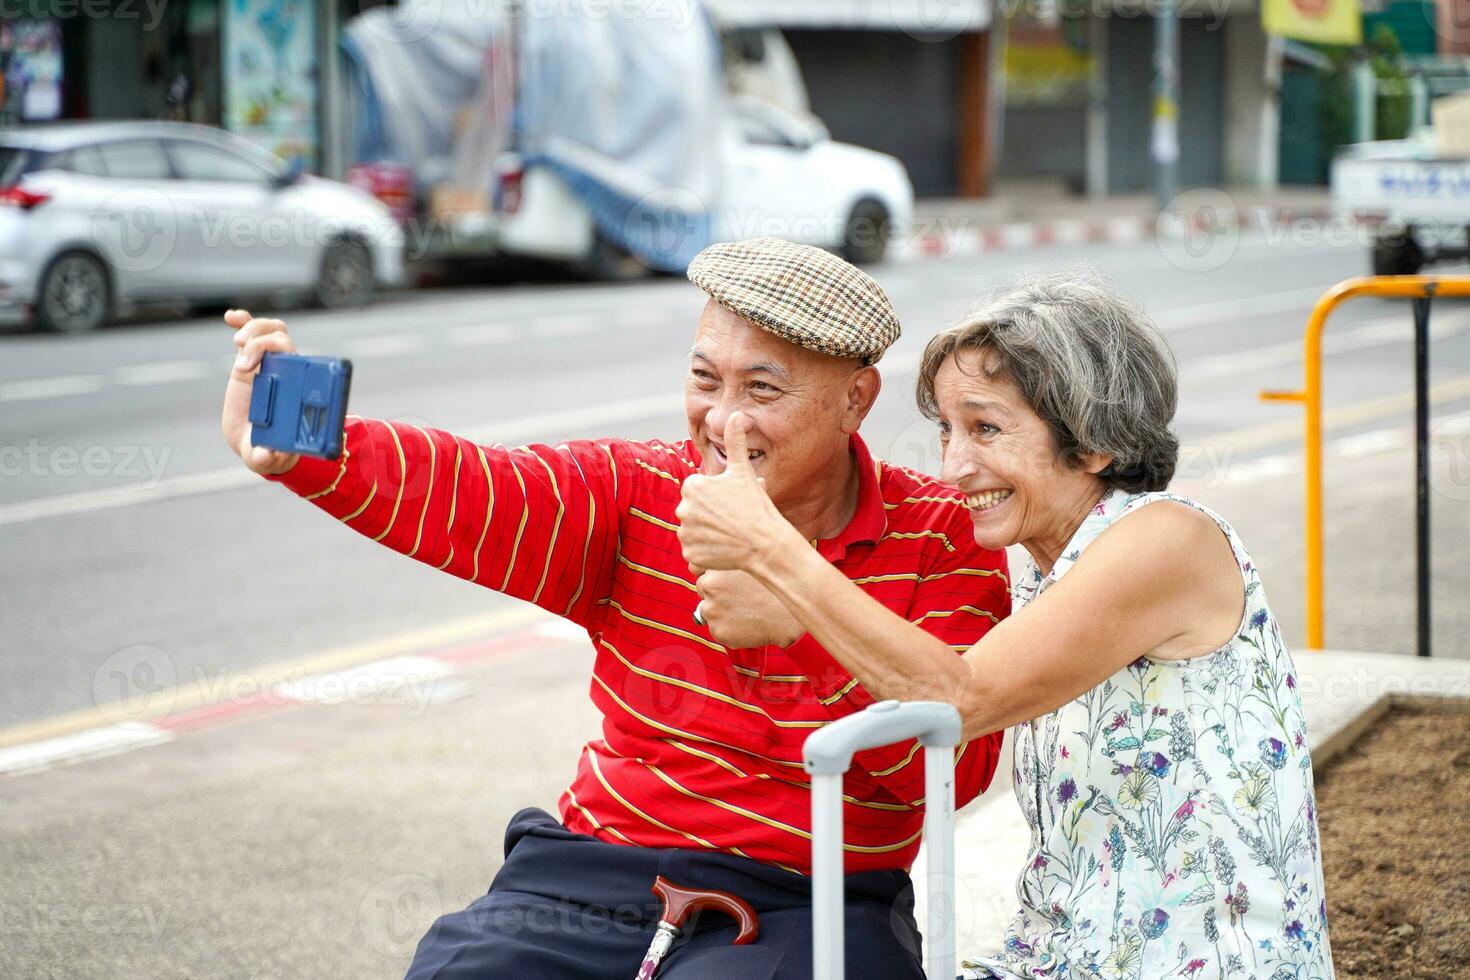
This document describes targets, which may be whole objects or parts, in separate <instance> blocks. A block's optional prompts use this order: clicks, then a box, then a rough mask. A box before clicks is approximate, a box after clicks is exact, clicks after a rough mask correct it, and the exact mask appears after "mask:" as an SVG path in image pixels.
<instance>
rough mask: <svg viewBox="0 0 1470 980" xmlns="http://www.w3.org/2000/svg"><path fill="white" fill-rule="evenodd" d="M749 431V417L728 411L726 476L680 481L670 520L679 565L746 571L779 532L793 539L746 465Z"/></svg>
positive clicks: (724, 474)
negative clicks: (675, 526) (675, 522)
mask: <svg viewBox="0 0 1470 980" xmlns="http://www.w3.org/2000/svg"><path fill="white" fill-rule="evenodd" d="M751 428H753V425H752V423H751V420H750V418H749V417H747V416H746V415H745V414H744V413H742V412H732V413H731V414H730V417H729V419H727V420H726V422H725V432H724V436H725V472H723V473H721V474H720V475H719V476H701V475H699V474H696V475H694V476H690V477H687V478H686V479H685V480H684V488H683V500H681V501H680V503H679V507H678V509H676V510H675V511H674V516H676V517H678V518H679V523H680V526H679V544H680V545H681V546H682V547H683V549H684V560H685V561H687V562H688V563H689V564H690V566H691V567H693V568H697V569H701V570H702V569H732V568H738V569H744V570H746V571H750V570H751V569H750V566H751V565H752V564H753V563H754V562H755V560H756V559H757V558H758V557H759V555H760V553H761V551H762V549H763V548H764V547H765V546H766V544H767V543H768V542H769V541H771V540H777V539H780V537H781V535H782V532H783V531H785V532H789V533H791V534H795V531H794V530H793V529H792V528H791V525H790V524H788V523H787V522H786V519H785V518H784V517H782V516H781V512H780V511H778V510H777V509H776V507H775V505H774V504H772V503H771V498H770V497H767V496H766V488H765V482H766V481H765V480H762V479H761V478H760V477H758V476H756V475H755V468H754V467H753V466H751V465H750V450H749V446H748V442H747V439H746V435H747V433H748V432H749V430H750V429H751ZM696 574H697V573H696Z"/></svg>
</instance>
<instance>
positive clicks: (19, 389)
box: [0, 374, 106, 402]
mask: <svg viewBox="0 0 1470 980" xmlns="http://www.w3.org/2000/svg"><path fill="white" fill-rule="evenodd" d="M105 383H106V381H105V379H104V378H103V377H102V376H101V375H100V374H59V375H56V376H55V377H52V378H35V379H33V380H30V381H7V382H5V383H4V384H0V402H20V401H32V400H34V399H38V398H61V397H63V396H65V395H88V394H91V393H92V392H94V391H100V390H101V389H102V387H103V385H104V384H105Z"/></svg>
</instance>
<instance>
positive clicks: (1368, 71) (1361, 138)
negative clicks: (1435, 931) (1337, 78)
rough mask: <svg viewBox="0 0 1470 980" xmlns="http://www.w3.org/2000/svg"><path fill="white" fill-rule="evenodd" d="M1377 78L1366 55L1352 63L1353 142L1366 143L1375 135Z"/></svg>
mask: <svg viewBox="0 0 1470 980" xmlns="http://www.w3.org/2000/svg"><path fill="white" fill-rule="evenodd" d="M1377 128H1378V79H1377V77H1375V76H1374V74H1373V64H1372V62H1370V61H1369V60H1368V57H1367V55H1360V56H1359V57H1358V60H1357V62H1356V63H1355V64H1354V65H1353V142H1354V143H1368V142H1371V141H1372V140H1373V138H1374V137H1375V136H1376V135H1377Z"/></svg>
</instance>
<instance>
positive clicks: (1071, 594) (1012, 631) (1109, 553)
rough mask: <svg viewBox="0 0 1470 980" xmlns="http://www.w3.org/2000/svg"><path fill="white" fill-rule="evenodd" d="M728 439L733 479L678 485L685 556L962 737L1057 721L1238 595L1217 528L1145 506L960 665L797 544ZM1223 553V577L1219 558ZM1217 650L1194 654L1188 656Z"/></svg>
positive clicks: (884, 692) (870, 684)
mask: <svg viewBox="0 0 1470 980" xmlns="http://www.w3.org/2000/svg"><path fill="white" fill-rule="evenodd" d="M733 421H734V420H733V418H732V422H733ZM732 428H733V426H732ZM726 439H727V442H728V444H729V446H730V459H731V460H732V466H731V468H730V470H729V471H727V472H726V473H725V474H723V475H721V476H719V477H713V478H695V479H694V481H693V483H694V485H693V486H692V487H691V486H690V485H689V484H688V483H686V489H685V497H684V502H683V503H682V504H681V505H680V509H679V518H680V521H681V524H682V526H681V529H680V538H681V540H682V541H683V543H684V546H685V554H686V557H688V558H689V560H690V561H691V563H693V564H695V565H696V566H703V567H707V568H709V567H714V568H718V567H741V568H744V569H745V570H746V571H748V572H750V573H751V574H752V575H754V576H755V577H756V578H757V579H759V580H760V581H761V582H762V583H763V584H764V585H765V586H766V587H767V588H768V589H770V590H771V591H772V592H773V593H775V594H776V596H777V597H778V598H780V599H781V601H782V602H783V603H785V604H786V606H787V608H789V609H790V610H791V612H792V613H793V614H794V615H795V616H796V617H797V618H798V619H800V620H801V621H802V623H804V624H805V625H806V627H807V629H808V630H810V631H811V634H812V636H813V637H814V638H815V639H816V640H817V642H819V643H820V644H821V645H822V647H823V648H824V649H825V650H826V652H827V653H828V654H829V655H831V656H832V657H834V658H835V659H836V660H837V661H838V662H840V663H841V664H842V665H843V666H844V667H846V668H847V669H848V670H849V671H850V672H851V673H852V674H853V676H854V677H856V678H857V679H858V680H859V682H861V683H862V684H863V686H864V687H866V688H867V690H868V692H869V693H870V694H872V695H873V696H874V697H877V698H897V699H900V700H938V701H948V702H950V703H951V704H954V705H955V706H956V707H958V708H959V710H960V713H961V716H962V717H963V718H964V722H965V738H966V739H972V738H976V737H978V736H980V735H984V734H987V733H989V732H993V731H997V730H999V729H1002V728H1005V727H1007V726H1009V725H1013V724H1016V723H1017V722H1021V721H1026V720H1029V719H1031V718H1035V717H1037V716H1039V715H1041V714H1044V713H1046V712H1047V711H1051V710H1053V709H1055V708H1057V707H1059V706H1061V705H1062V704H1065V703H1066V702H1068V701H1070V700H1072V699H1074V698H1076V697H1078V696H1080V695H1081V694H1083V693H1085V692H1086V691H1088V690H1090V689H1092V688H1093V687H1096V686H1097V685H1098V684H1100V683H1102V682H1103V681H1104V680H1106V679H1107V678H1108V677H1110V676H1112V675H1113V674H1115V673H1117V671H1119V670H1120V669H1122V668H1123V667H1124V666H1125V665H1126V664H1128V663H1130V662H1131V661H1133V660H1135V659H1137V658H1138V657H1140V656H1142V655H1144V654H1146V653H1149V652H1150V651H1153V650H1155V649H1156V648H1158V647H1159V646H1160V645H1162V644H1164V643H1166V642H1168V641H1171V640H1176V639H1178V638H1180V637H1181V636H1186V637H1187V635H1188V634H1189V633H1190V631H1191V629H1192V628H1193V627H1194V625H1195V624H1197V623H1198V622H1199V621H1200V620H1201V619H1202V618H1208V616H1209V614H1210V612H1211V610H1212V609H1213V608H1214V604H1215V600H1216V597H1217V596H1218V595H1220V594H1222V593H1221V590H1220V585H1221V575H1233V576H1234V588H1235V590H1236V595H1240V593H1241V585H1240V578H1239V573H1238V570H1235V569H1234V564H1233V557H1229V547H1228V543H1227V542H1226V541H1225V539H1224V537H1223V535H1221V534H1220V532H1219V529H1218V528H1216V527H1215V525H1214V523H1213V522H1212V521H1210V519H1209V518H1208V517H1206V516H1205V515H1203V514H1200V513H1199V512H1198V511H1195V510H1193V509H1192V508H1189V507H1186V506H1184V505H1179V504H1173V503H1170V502H1161V503H1157V504H1152V505H1150V506H1148V507H1144V508H1141V509H1139V510H1138V511H1137V512H1135V513H1133V514H1130V515H1129V516H1128V517H1126V518H1124V519H1123V520H1121V521H1119V522H1118V523H1117V524H1116V525H1114V527H1113V528H1110V529H1109V530H1108V531H1107V532H1106V533H1104V534H1103V535H1101V536H1100V537H1099V538H1098V539H1097V540H1096V541H1095V542H1093V543H1092V545H1091V546H1090V547H1089V548H1088V549H1087V552H1086V554H1085V555H1084V556H1083V557H1082V558H1081V559H1080V560H1078V562H1077V563H1076V565H1075V566H1074V567H1073V568H1072V569H1071V571H1070V572H1068V574H1067V575H1066V576H1065V577H1063V578H1062V579H1060V580H1058V581H1057V582H1056V583H1055V584H1054V585H1052V586H1051V587H1049V588H1048V589H1047V590H1046V592H1045V593H1043V594H1042V595H1041V596H1039V597H1038V598H1037V599H1036V600H1035V601H1034V602H1032V603H1031V604H1030V605H1029V606H1028V607H1027V608H1026V609H1025V610H1024V611H1022V612H1021V613H1019V614H1017V615H1014V616H1011V617H1010V618H1008V619H1006V620H1004V621H1003V622H1001V623H1000V625H998V626H997V627H995V628H994V629H992V630H991V631H990V632H989V633H988V634H986V636H985V637H984V638H983V639H982V640H981V641H980V642H979V643H977V644H976V645H975V646H974V647H972V648H971V649H970V651H969V652H968V653H966V654H965V655H964V656H963V657H956V656H955V655H954V653H953V652H952V651H951V650H950V649H949V648H947V647H946V646H945V645H944V644H943V643H941V642H940V641H938V640H936V639H935V638H934V637H932V636H930V635H929V634H927V633H925V632H924V631H923V630H922V629H920V628H919V627H918V626H916V625H914V624H913V623H910V622H907V621H906V620H904V619H902V618H901V617H899V616H896V615H894V614H893V613H891V612H889V611H888V610H886V609H884V608H883V606H882V605H880V604H879V603H878V602H877V601H876V600H874V599H872V598H871V597H869V596H868V595H867V594H865V593H864V592H863V591H862V590H861V589H860V588H858V587H857V586H855V585H853V584H852V583H851V582H849V581H848V580H847V578H846V577H845V576H844V575H843V574H842V573H841V572H840V571H838V570H837V569H836V568H834V567H833V566H832V565H830V564H828V563H827V562H826V561H824V560H823V559H822V558H821V556H820V555H818V554H817V553H816V552H815V551H814V550H813V549H812V548H811V547H809V546H808V545H807V544H806V542H804V541H802V540H801V538H800V535H799V534H797V532H796V530H795V529H794V528H792V527H791V525H790V524H788V523H787V522H786V521H785V520H784V519H783V518H782V517H781V515H780V513H779V512H777V511H776V509H775V507H774V506H773V505H771V503H770V501H769V499H768V498H766V496H765V493H764V491H763V490H761V488H760V486H759V483H758V481H757V480H756V479H755V476H754V474H753V473H752V472H751V471H750V469H749V467H748V466H740V465H738V464H734V461H736V460H744V459H745V453H744V452H743V451H742V448H741V443H743V441H744V439H743V433H741V434H739V435H738V437H732V433H731V432H729V431H728V430H727V433H726ZM1212 549H1213V550H1212ZM1222 551H1223V552H1224V554H1225V556H1226V558H1225V559H1224V560H1227V561H1228V562H1229V567H1228V568H1226V567H1225V566H1223V565H1222V564H1221V562H1220V561H1217V560H1215V559H1217V558H1220V557H1221V552H1222ZM1206 556H1208V557H1206ZM1237 608H1238V607H1237ZM1215 639H1219V640H1220V641H1221V642H1224V640H1225V639H1228V637H1218V638H1215ZM1214 645H1215V646H1218V645H1220V644H1219V643H1216V644H1214ZM1213 648H1214V647H1213V646H1209V645H1207V643H1205V644H1196V649H1195V651H1194V652H1195V653H1204V652H1208V651H1209V650H1210V649H1213Z"/></svg>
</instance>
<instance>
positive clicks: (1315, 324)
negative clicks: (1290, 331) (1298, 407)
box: [1261, 276, 1470, 654]
mask: <svg viewBox="0 0 1470 980" xmlns="http://www.w3.org/2000/svg"><path fill="white" fill-rule="evenodd" d="M1357 296H1380V297H1387V298H1397V299H1411V300H1415V301H1416V303H1415V320H1416V323H1415V328H1416V347H1417V352H1416V353H1417V364H1416V368H1417V369H1416V372H1415V374H1416V379H1415V380H1416V387H1417V397H1416V402H1417V412H1418V416H1419V424H1418V428H1419V433H1418V435H1419V438H1418V440H1417V442H1418V446H1419V457H1420V458H1419V465H1420V487H1419V496H1420V500H1419V507H1420V529H1421V538H1422V537H1423V535H1424V534H1425V533H1427V527H1426V525H1425V521H1427V509H1426V508H1427V506H1428V502H1427V499H1426V498H1425V490H1424V469H1425V467H1426V465H1427V461H1426V449H1425V441H1426V435H1425V432H1424V420H1425V419H1426V418H1427V416H1426V414H1425V413H1427V411H1428V397H1427V378H1426V376H1425V375H1426V374H1427V370H1426V367H1427V365H1426V361H1425V357H1426V355H1425V349H1424V348H1425V345H1426V344H1427V341H1428V304H1429V301H1430V300H1431V299H1433V298H1435V297H1439V296H1455V297H1470V276H1365V277H1362V278H1359V279H1348V280H1345V281H1343V282H1340V283H1338V284H1337V285H1336V286H1333V287H1332V288H1331V289H1329V290H1328V291H1327V292H1326V293H1325V294H1324V295H1323V296H1322V298H1321V299H1320V300H1318V301H1317V305H1316V306H1315V307H1314V308H1313V309H1312V315H1311V316H1310V317H1309V318H1308V319H1307V330H1306V336H1305V346H1306V350H1305V358H1304V360H1305V365H1304V374H1305V378H1304V384H1303V386H1302V390H1300V391H1263V392H1261V398H1262V399H1263V400H1265V401H1278V402H1300V403H1302V405H1304V406H1305V407H1306V411H1307V418H1306V433H1305V443H1306V455H1307V458H1306V485H1307V486H1306V489H1307V500H1306V505H1307V506H1306V523H1307V555H1306V573H1307V646H1309V647H1311V648H1313V649H1321V648H1322V646H1323V645H1324V644H1323V628H1322V617H1323V613H1322V603H1323V590H1322V330H1323V328H1324V327H1326V325H1327V317H1328V315H1329V314H1331V313H1332V311H1333V310H1335V309H1336V308H1337V307H1338V306H1339V305H1340V304H1341V303H1343V302H1345V301H1346V300H1349V299H1353V298H1354V297H1357ZM1420 543H1421V555H1420V570H1421V580H1420V583H1419V589H1420V593H1421V607H1420V608H1421V613H1427V608H1426V605H1425V600H1426V599H1427V589H1428V582H1427V575H1423V574H1422V573H1423V572H1424V566H1425V564H1426V563H1427V555H1426V554H1424V553H1423V552H1424V551H1425V548H1424V544H1425V542H1424V541H1423V540H1421V542H1420ZM1427 618H1428V617H1427V615H1421V622H1420V633H1421V639H1422V638H1423V637H1426V636H1427V631H1428V623H1427V622H1426V621H1425V620H1427ZM1427 651H1428V647H1427V642H1424V643H1423V644H1422V645H1421V650H1420V652H1421V653H1426V654H1427Z"/></svg>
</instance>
